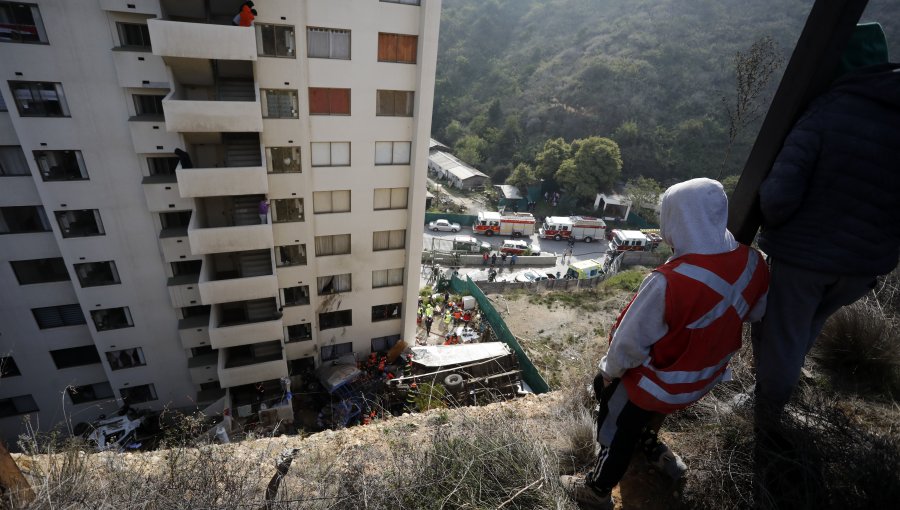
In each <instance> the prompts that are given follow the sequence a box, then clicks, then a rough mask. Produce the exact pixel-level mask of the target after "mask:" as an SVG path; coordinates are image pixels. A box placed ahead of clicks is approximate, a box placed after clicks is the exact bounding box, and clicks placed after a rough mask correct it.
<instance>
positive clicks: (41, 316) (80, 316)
mask: <svg viewBox="0 0 900 510" xmlns="http://www.w3.org/2000/svg"><path fill="white" fill-rule="evenodd" d="M31 313H32V315H34V320H35V322H37V325H38V327H39V328H40V329H50V328H59V327H63V326H75V325H78V324H86V323H87V321H85V320H84V313H83V312H82V311H81V306H79V305H78V304H77V303H76V304H73V305H59V306H45V307H42V308H32V309H31Z"/></svg>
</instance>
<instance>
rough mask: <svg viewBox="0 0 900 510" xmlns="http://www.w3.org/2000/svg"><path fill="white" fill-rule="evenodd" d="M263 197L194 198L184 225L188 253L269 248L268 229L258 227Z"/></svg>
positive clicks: (269, 232) (267, 227)
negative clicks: (192, 208) (191, 208)
mask: <svg viewBox="0 0 900 510" xmlns="http://www.w3.org/2000/svg"><path fill="white" fill-rule="evenodd" d="M263 198H264V196H263V195H242V196H237V197H213V198H201V199H197V200H196V203H197V207H196V209H195V211H194V215H193V216H191V221H190V224H189V225H188V238H189V239H190V243H191V252H192V253H193V254H195V255H206V254H210V253H228V252H235V251H250V250H263V249H270V248H272V247H273V246H274V244H275V242H274V238H273V235H272V226H271V225H269V224H267V223H265V224H261V223H260V219H259V203H260V201H262V199H263Z"/></svg>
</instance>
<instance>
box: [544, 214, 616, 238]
mask: <svg viewBox="0 0 900 510" xmlns="http://www.w3.org/2000/svg"><path fill="white" fill-rule="evenodd" d="M538 232H539V234H538V235H540V236H541V237H542V238H544V239H553V240H556V241H562V240H563V239H575V240H576V241H584V242H586V243H589V242H591V241H593V240H594V239H604V238H605V237H606V223H605V222H604V221H603V220H601V219H600V218H593V217H591V216H548V217H547V218H546V219H545V220H544V224H543V225H542V226H541V229H540V230H539V231H538Z"/></svg>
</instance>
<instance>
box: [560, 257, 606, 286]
mask: <svg viewBox="0 0 900 510" xmlns="http://www.w3.org/2000/svg"><path fill="white" fill-rule="evenodd" d="M606 260H607V259H606V256H605V255H604V256H603V257H601V258H599V259H589V260H579V261H578V262H573V263H571V264H569V270H568V271H566V276H565V278H566V279H568V280H587V279H588V278H593V277H595V276H600V275H601V274H603V272H604V271H605V269H604V267H605V265H606Z"/></svg>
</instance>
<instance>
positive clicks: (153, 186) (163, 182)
mask: <svg viewBox="0 0 900 510" xmlns="http://www.w3.org/2000/svg"><path fill="white" fill-rule="evenodd" d="M141 185H142V187H143V188H144V198H146V199H147V208H148V209H149V210H150V212H166V211H173V210H185V209H192V208H193V207H194V201H193V200H191V199H189V198H182V197H181V194H179V192H178V181H177V179H176V178H175V176H174V175H151V176H147V177H144V179H143V180H142V181H141Z"/></svg>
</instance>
